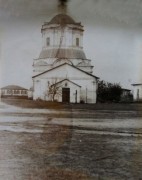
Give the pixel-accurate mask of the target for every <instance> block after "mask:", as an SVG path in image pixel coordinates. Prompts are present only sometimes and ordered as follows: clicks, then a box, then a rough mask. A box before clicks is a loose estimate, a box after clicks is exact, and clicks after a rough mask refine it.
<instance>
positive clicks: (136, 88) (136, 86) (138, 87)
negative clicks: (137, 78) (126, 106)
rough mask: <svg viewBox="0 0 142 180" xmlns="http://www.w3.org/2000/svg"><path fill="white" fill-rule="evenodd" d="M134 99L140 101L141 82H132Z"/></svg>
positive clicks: (141, 96)
mask: <svg viewBox="0 0 142 180" xmlns="http://www.w3.org/2000/svg"><path fill="white" fill-rule="evenodd" d="M132 86H133V97H134V101H142V84H141V83H139V84H132Z"/></svg>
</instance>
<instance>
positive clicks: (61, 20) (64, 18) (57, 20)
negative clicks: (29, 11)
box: [48, 14, 81, 25]
mask: <svg viewBox="0 0 142 180" xmlns="http://www.w3.org/2000/svg"><path fill="white" fill-rule="evenodd" d="M48 24H75V25H81V23H76V22H75V21H74V20H73V19H72V18H71V17H70V16H68V15H67V14H58V15H56V16H55V17H53V18H52V19H51V21H50V22H48Z"/></svg>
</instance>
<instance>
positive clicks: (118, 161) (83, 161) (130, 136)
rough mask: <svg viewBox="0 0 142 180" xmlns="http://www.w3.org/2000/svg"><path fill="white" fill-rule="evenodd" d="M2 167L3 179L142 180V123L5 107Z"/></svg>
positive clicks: (119, 115)
mask: <svg viewBox="0 0 142 180" xmlns="http://www.w3.org/2000/svg"><path fill="white" fill-rule="evenodd" d="M0 162H1V163H0V180H30V179H32V180H48V179H49V180H50V179H51V180H52V179H53V180H54V179H59V180H60V179H63V180H68V179H69V180H70V179H71V180H74V179H75V180H76V179H77V180H78V179H83V180H84V179H108V180H111V179H121V180H122V179H134V180H137V179H141V177H142V172H141V169H142V119H141V117H139V116H138V115H137V112H135V111H123V112H121V111H119V112H117V111H104V110H103V111H101V110H98V111H97V110H96V111H93V110H92V111H91V110H88V111H86V112H85V111H84V110H83V111H82V110H74V111H73V110H72V109H71V110H70V111H69V110H68V111H67V110H64V111H63V110H59V111H55V110H47V109H46V110H45V109H22V108H17V107H14V106H9V105H6V104H4V103H0Z"/></svg>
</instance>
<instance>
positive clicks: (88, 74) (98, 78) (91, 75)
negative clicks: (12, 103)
mask: <svg viewBox="0 0 142 180" xmlns="http://www.w3.org/2000/svg"><path fill="white" fill-rule="evenodd" d="M64 65H68V66H71V67H73V68H75V69H77V70H79V71H81V72H83V73H85V74H87V75H89V76H92V77H94V78H96V79H100V78H99V77H97V76H95V75H93V74H90V73H88V72H86V71H83V70H82V69H79V68H77V67H76V66H73V65H70V64H68V63H64V64H61V65H59V66H56V67H54V68H52V69H49V70H46V71H44V72H42V73H40V74H37V75H35V76H33V77H32V78H35V77H38V76H40V75H42V74H45V73H47V72H50V71H52V70H54V69H57V68H59V67H61V66H64Z"/></svg>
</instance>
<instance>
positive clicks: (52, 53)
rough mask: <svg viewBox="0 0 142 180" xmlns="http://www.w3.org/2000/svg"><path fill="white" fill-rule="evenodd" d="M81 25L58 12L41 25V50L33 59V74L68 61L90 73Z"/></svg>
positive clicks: (91, 68)
mask: <svg viewBox="0 0 142 180" xmlns="http://www.w3.org/2000/svg"><path fill="white" fill-rule="evenodd" d="M83 32H84V29H83V26H82V25H81V23H80V22H79V23H78V22H75V21H74V20H73V19H72V18H71V17H70V16H68V15H66V14H58V15H56V16H55V17H53V18H52V19H51V21H50V22H45V23H44V24H43V25H42V29H41V33H42V50H41V52H40V55H39V58H38V59H35V60H34V64H33V67H34V75H35V74H39V73H42V72H44V71H46V70H49V69H52V68H54V67H56V66H58V65H60V64H63V63H69V64H71V65H73V66H76V67H77V68H80V69H82V70H84V71H86V72H88V73H92V70H93V66H92V65H91V60H89V59H87V58H86V55H85V53H84V51H83Z"/></svg>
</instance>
